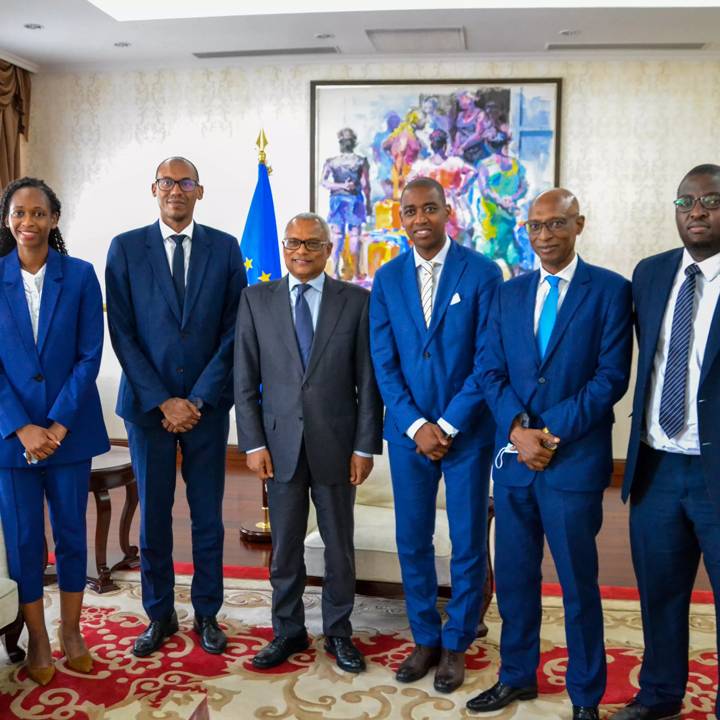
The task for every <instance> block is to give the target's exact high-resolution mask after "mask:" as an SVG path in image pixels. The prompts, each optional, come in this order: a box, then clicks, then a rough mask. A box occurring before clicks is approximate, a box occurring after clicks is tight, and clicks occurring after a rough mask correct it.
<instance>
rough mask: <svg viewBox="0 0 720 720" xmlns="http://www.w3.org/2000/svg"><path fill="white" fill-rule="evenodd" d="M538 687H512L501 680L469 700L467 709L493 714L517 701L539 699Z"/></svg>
mask: <svg viewBox="0 0 720 720" xmlns="http://www.w3.org/2000/svg"><path fill="white" fill-rule="evenodd" d="M537 694H538V691H537V685H528V686H527V687H521V688H516V687H510V685H505V684H503V683H501V682H500V681H499V680H498V682H496V683H495V684H494V685H493V686H492V687H491V688H490V689H489V690H485V692H481V693H480V694H479V695H476V696H475V697H474V698H472V699H471V700H468V701H467V703H466V707H467V709H468V710H473V711H475V712H492V711H493V710H501V709H502V708H504V707H505V706H506V705H509V704H510V703H511V702H514V701H515V700H534V699H535V698H536V697H537Z"/></svg>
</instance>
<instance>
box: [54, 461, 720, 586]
mask: <svg viewBox="0 0 720 720" xmlns="http://www.w3.org/2000/svg"><path fill="white" fill-rule="evenodd" d="M123 493H124V491H123V490H122V489H119V490H113V491H111V497H112V499H113V500H112V502H113V518H112V525H111V528H110V542H109V545H108V561H109V562H108V564H109V565H112V563H113V562H115V561H117V560H119V559H120V557H121V553H120V551H119V545H118V541H117V532H118V529H117V528H118V518H119V515H120V509H121V508H122V503H123V497H124V495H123ZM260 506H261V486H260V482H259V481H258V480H257V479H256V478H255V477H254V476H253V475H252V474H250V472H249V471H248V470H247V468H246V467H245V465H244V462H242V461H239V460H236V459H233V458H232V456H231V459H230V461H229V462H228V469H227V474H226V482H225V501H224V509H225V511H224V522H225V557H224V562H225V564H226V565H244V566H253V567H257V566H263V565H267V564H268V562H269V556H270V553H269V547H268V546H267V545H259V544H254V545H250V544H247V543H244V542H243V541H242V540H241V538H240V526H241V525H243V524H245V525H252V524H253V523H254V522H256V521H257V520H260V519H261V513H260ZM173 518H174V558H175V560H176V561H177V562H191V561H192V550H191V543H190V513H189V509H188V506H187V502H186V501H185V491H184V483H183V481H182V479H181V477H180V475H179V474H178V481H177V490H176V500H175V507H174V510H173ZM94 533H95V507H94V501H93V499H92V497H91V498H90V500H89V504H88V548H89V557H88V560H89V564H90V568H89V569H90V571H91V574H94V572H92V571H94V564H93V561H94V556H93V547H94V546H93V543H94ZM48 537H50V534H49V533H48ZM137 538H138V517H137V514H136V517H135V520H134V522H133V527H132V532H131V540H132V542H133V543H135V544H136V543H137ZM598 547H599V553H600V582H601V584H603V585H619V586H625V587H634V586H635V576H634V574H633V569H632V560H631V557H630V543H629V538H628V508H627V507H626V506H625V505H623V503H622V501H621V500H620V490H619V489H618V488H609V489H608V490H607V492H606V493H605V503H604V523H603V528H602V530H601V532H600V535H599V538H598ZM543 576H544V579H545V581H546V582H557V574H556V572H555V567H554V564H553V562H552V559H551V557H550V553H549V551H548V549H547V548H546V550H545V561H544V564H543ZM696 589H700V590H709V589H710V584H709V581H708V578H707V575H706V573H705V569H704V568H703V567H701V569H700V572H699V573H698V579H697V582H696Z"/></svg>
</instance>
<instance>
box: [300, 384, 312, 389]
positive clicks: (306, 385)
mask: <svg viewBox="0 0 720 720" xmlns="http://www.w3.org/2000/svg"><path fill="white" fill-rule="evenodd" d="M309 387H310V386H309V385H308V384H307V383H303V386H302V389H303V390H307V389H308V388H309Z"/></svg>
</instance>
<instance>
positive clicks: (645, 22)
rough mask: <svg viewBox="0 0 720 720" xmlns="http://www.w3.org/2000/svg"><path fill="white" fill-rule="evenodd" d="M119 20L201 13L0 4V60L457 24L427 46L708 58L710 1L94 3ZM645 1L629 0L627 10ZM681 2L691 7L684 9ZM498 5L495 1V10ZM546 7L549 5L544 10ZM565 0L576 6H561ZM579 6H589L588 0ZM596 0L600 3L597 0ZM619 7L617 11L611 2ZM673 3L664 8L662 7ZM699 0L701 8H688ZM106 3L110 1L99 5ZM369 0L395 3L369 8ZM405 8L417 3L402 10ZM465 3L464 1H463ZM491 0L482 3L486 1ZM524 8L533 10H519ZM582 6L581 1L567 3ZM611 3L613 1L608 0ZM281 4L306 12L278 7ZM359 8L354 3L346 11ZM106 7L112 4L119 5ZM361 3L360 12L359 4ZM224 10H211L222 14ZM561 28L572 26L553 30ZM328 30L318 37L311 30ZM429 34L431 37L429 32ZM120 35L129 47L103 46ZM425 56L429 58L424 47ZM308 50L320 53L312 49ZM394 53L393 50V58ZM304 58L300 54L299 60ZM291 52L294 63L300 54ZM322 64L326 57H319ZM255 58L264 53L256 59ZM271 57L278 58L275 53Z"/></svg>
mask: <svg viewBox="0 0 720 720" xmlns="http://www.w3.org/2000/svg"><path fill="white" fill-rule="evenodd" d="M95 2H96V4H98V5H102V6H103V7H104V8H106V9H107V10H108V11H112V12H114V13H118V16H119V17H120V16H121V17H128V16H137V15H136V14H135V13H139V12H141V11H142V12H143V13H144V15H142V16H143V17H148V16H149V17H158V16H161V15H163V14H167V8H168V7H172V8H173V11H174V12H175V13H176V14H177V15H182V14H183V13H185V14H186V15H187V14H190V13H195V12H197V9H198V8H202V11H203V12H204V13H207V14H208V15H209V16H208V17H199V18H198V17H186V18H177V17H176V18H174V19H156V20H126V21H119V20H116V19H114V18H113V17H111V15H109V14H106V12H103V11H102V10H100V9H98V7H95V5H93V4H92V3H91V2H89V1H88V0H0V57H5V58H6V59H11V60H15V61H16V62H19V63H20V64H24V65H25V66H27V67H29V68H30V69H33V70H39V71H41V72H45V71H58V70H83V69H87V70H90V69H131V68H140V67H143V68H147V67H148V65H154V66H157V67H164V68H168V67H206V66H208V65H213V66H217V65H218V64H222V65H240V64H243V63H249V62H257V61H258V60H257V59H251V60H248V59H247V58H233V59H226V58H225V59H211V60H200V59H198V58H196V57H194V55H193V53H207V52H210V53H213V52H224V51H238V50H239V51H267V50H268V49H275V50H278V51H288V50H293V49H297V48H321V47H328V48H329V47H332V48H338V50H339V52H340V54H339V55H337V56H335V57H338V58H346V59H348V60H351V59H359V58H365V59H367V58H373V57H375V58H378V59H382V58H387V57H389V55H388V54H387V53H381V52H378V51H377V50H376V49H375V48H374V47H373V44H372V43H371V41H370V39H369V37H368V35H367V31H368V30H405V31H407V30H415V31H417V30H424V29H427V30H431V29H433V30H437V29H442V28H447V29H459V30H460V31H461V32H460V33H456V35H458V36H459V37H461V38H462V40H463V41H464V44H465V48H464V49H463V48H460V49H458V50H457V51H455V52H454V53H453V52H452V51H448V50H447V48H446V47H445V46H443V49H442V50H437V51H436V53H437V52H439V53H440V54H442V55H443V56H445V57H447V56H452V57H470V56H472V57H480V56H481V57H498V58H502V57H530V58H535V59H540V58H543V59H552V58H565V57H573V58H577V57H608V56H610V57H614V56H618V55H620V56H622V57H628V56H633V57H645V56H650V55H652V56H656V55H658V54H660V55H670V56H676V57H680V56H682V57H714V58H720V7H718V6H720V0H719V1H718V2H709V1H708V0H697V2H693V3H678V2H674V3H671V2H668V1H667V0H666V1H665V2H662V3H654V4H655V5H660V4H662V5H664V7H627V5H629V4H630V3H622V2H620V1H619V0H609V1H608V2H605V3H602V2H598V1H597V0H595V1H592V0H579V1H578V0H575V1H574V2H571V1H570V0H556V1H555V2H554V3H543V7H538V5H540V3H537V2H533V0H524V1H522V0H505V2H503V3H498V2H483V1H482V0H475V1H474V2H471V0H454V2H452V3H451V4H453V5H456V6H461V7H458V8H457V9H448V8H447V7H445V8H444V9H442V10H438V9H422V8H427V7H428V6H430V5H431V3H432V4H434V5H435V6H437V5H439V4H441V2H440V0H385V1H383V0H365V1H364V2H352V1H351V0H345V2H344V3H343V7H344V11H341V12H339V11H337V10H335V11H333V12H327V11H325V10H324V9H323V8H325V7H328V6H329V7H332V6H337V4H338V3H337V0H334V2H322V1H321V0H304V1H303V2H297V1H293V2H292V3H290V2H289V0H265V2H264V3H263V12H265V13H266V14H264V15H257V14H254V15H248V14H247V13H248V12H250V11H249V10H248V8H252V12H254V13H257V12H258V10H257V7H258V4H257V2H256V0H253V2H252V4H251V3H250V2H238V1H234V0H204V2H198V0H192V2H190V0H175V2H172V3H171V2H168V1H167V0H162V2H160V0H142V1H140V2H139V1H138V0H122V2H118V0H95ZM640 4H645V5H647V4H648V3H646V2H644V0H634V2H632V5H633V6H637V5H640ZM690 4H692V5H693V7H688V6H689V5H690ZM499 5H501V6H502V7H498V6H499ZM548 5H554V6H555V7H552V8H550V7H547V6H548ZM569 5H573V6H576V7H568V6H569ZM591 5H593V6H595V7H590V6H591ZM598 5H605V7H597V6H598ZM621 5H624V6H625V7H620V6H621ZM670 5H674V7H670ZM699 5H703V7H697V6H699ZM111 6H114V7H111ZM378 6H382V7H386V8H387V7H393V8H406V9H394V10H376V9H372V8H376V7H378ZM410 6H413V7H415V8H418V7H420V9H407V8H408V7H410ZM469 6H474V7H469ZM491 6H493V7H491ZM528 6H535V7H528ZM579 6H582V7H579ZM608 6H614V7H608ZM288 7H293V8H294V9H295V10H297V8H298V7H302V8H304V9H307V10H309V12H304V13H299V14H298V13H297V12H293V13H289V12H287V8H288ZM357 7H363V8H365V9H364V10H354V11H353V8H357ZM118 8H124V10H119V9H118ZM367 8H371V9H367ZM231 11H232V13H233V14H232V15H230V16H228V15H225V16H217V15H215V16H213V15H214V14H216V13H218V12H224V13H227V12H231ZM25 23H39V24H41V25H43V26H44V27H43V29H42V30H27V29H25V28H24V27H23V25H24V24H25ZM562 30H579V31H580V32H579V33H578V34H575V35H572V36H564V35H561V34H559V33H560V31H562ZM318 34H330V35H332V36H333V37H330V38H317V37H316V35H318ZM435 35H438V33H435ZM431 37H432V36H428V38H427V39H424V38H423V36H422V35H420V40H419V41H418V43H417V45H415V46H414V47H412V48H411V49H410V50H409V51H407V52H406V54H407V55H408V56H412V57H413V58H417V57H418V56H422V55H424V54H428V55H433V46H432V39H431ZM116 42H129V43H131V45H130V47H125V48H119V47H115V45H114V43H116ZM548 43H553V44H561V45H562V44H566V43H572V44H573V45H578V44H581V45H584V44H593V45H598V44H599V45H603V44H607V43H612V44H618V43H622V44H624V43H662V44H665V43H702V44H704V45H705V47H704V49H702V50H694V51H691V50H683V51H675V52H673V51H671V50H670V49H667V50H663V51H658V52H654V51H653V52H648V51H647V50H645V51H642V50H616V51H612V52H611V51H607V50H602V49H601V50H589V49H583V48H582V47H581V48H580V49H578V50H574V51H567V50H565V51H564V50H554V51H548V50H547V49H546V46H547V44H548ZM436 56H438V55H437V54H436ZM318 57H326V56H321V55H318ZM392 57H393V58H394V59H398V58H399V57H402V54H400V55H399V56H398V55H393V56H392ZM312 59H313V56H312V55H309V56H303V57H302V58H301V59H300V60H301V61H303V62H307V61H312ZM300 60H299V61H300ZM326 60H327V58H326ZM262 61H263V62H267V58H262ZM283 61H284V62H288V61H289V58H288V56H287V55H284V56H283Z"/></svg>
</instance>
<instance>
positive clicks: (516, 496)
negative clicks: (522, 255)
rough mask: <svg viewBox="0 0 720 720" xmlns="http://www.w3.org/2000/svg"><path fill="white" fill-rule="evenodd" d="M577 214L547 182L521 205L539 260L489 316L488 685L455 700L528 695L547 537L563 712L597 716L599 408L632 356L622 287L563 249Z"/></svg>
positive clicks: (602, 443) (601, 659) (608, 405)
mask: <svg viewBox="0 0 720 720" xmlns="http://www.w3.org/2000/svg"><path fill="white" fill-rule="evenodd" d="M584 226H585V218H584V216H583V215H581V214H580V207H579V204H578V201H577V199H576V198H575V196H574V195H573V194H572V193H571V192H569V191H568V190H565V189H560V188H556V189H553V190H549V191H547V192H544V193H542V194H541V195H539V196H538V197H537V198H535V200H534V201H533V203H532V205H531V206H530V209H529V211H528V221H527V226H526V227H527V230H528V235H529V237H530V242H531V244H532V247H533V250H534V251H535V253H536V255H537V257H538V259H539V261H540V268H539V269H538V270H535V271H534V272H532V273H528V274H525V275H521V276H518V277H516V278H514V279H512V280H510V281H508V282H507V283H505V285H503V286H502V287H501V288H500V290H499V291H498V293H497V297H496V300H495V305H494V307H493V311H492V312H491V313H490V321H489V325H488V334H487V345H486V353H485V375H484V386H485V388H486V397H487V401H488V405H489V406H490V408H491V410H492V412H493V414H494V416H495V420H496V422H497V437H496V448H497V449H496V460H495V469H494V471H493V480H494V483H495V484H494V494H493V498H494V501H495V514H496V519H495V523H496V524H495V543H496V552H495V582H496V592H497V602H498V608H499V610H500V615H501V617H502V635H501V639H500V660H501V667H500V674H499V679H498V682H497V683H496V684H495V685H493V686H492V687H491V688H490V689H488V690H485V691H484V692H482V693H480V694H479V695H478V696H476V697H475V698H473V699H471V700H469V701H468V703H467V707H468V708H469V709H470V710H473V711H476V712H495V711H497V710H500V709H501V708H504V707H505V706H506V705H509V704H510V703H512V702H514V701H523V700H531V699H533V698H535V697H537V694H538V688H537V679H536V674H537V668H538V663H539V661H540V622H541V615H542V605H541V601H542V597H541V595H542V592H541V581H542V575H541V564H542V558H543V547H544V541H545V538H547V541H548V545H549V547H550V552H551V553H552V556H553V559H554V561H555V567H556V568H557V573H558V577H559V579H560V585H561V587H562V593H563V603H564V607H565V634H566V638H567V647H568V666H567V675H566V687H567V691H568V694H569V695H570V699H571V701H572V704H573V714H572V717H573V719H574V720H598V717H599V715H598V705H599V703H600V699H601V698H602V696H603V693H604V691H605V684H606V662H605V647H604V642H603V614H602V606H601V603H600V589H599V586H598V555H597V547H596V535H597V534H598V532H599V531H600V526H601V525H602V498H603V492H604V490H605V488H606V487H607V486H608V485H609V484H610V479H611V476H612V467H613V462H612V457H613V455H612V426H613V422H614V416H613V405H614V404H615V403H616V402H618V400H620V398H621V397H622V396H623V395H624V394H625V391H626V390H627V386H628V382H629V377H630V361H631V355H632V302H631V292H630V283H629V282H628V281H627V280H626V279H625V278H623V277H621V276H620V275H618V274H616V273H614V272H611V271H609V270H605V269H603V268H600V267H596V266H594V265H589V264H588V263H586V262H584V261H583V260H581V259H580V257H578V255H577V254H576V252H575V241H576V238H577V236H578V235H579V234H580V233H581V232H582V230H583V228H584Z"/></svg>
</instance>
